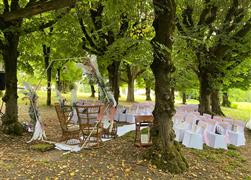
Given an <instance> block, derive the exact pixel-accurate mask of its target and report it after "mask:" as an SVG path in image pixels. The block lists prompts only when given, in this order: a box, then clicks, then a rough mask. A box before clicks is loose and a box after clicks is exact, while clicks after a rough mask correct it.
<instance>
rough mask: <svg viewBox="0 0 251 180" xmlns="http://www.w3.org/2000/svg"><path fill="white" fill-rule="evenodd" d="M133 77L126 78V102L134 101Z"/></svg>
mask: <svg viewBox="0 0 251 180" xmlns="http://www.w3.org/2000/svg"><path fill="white" fill-rule="evenodd" d="M134 100H135V99H134V79H133V78H130V79H128V88H127V98H126V101H127V102H134Z"/></svg>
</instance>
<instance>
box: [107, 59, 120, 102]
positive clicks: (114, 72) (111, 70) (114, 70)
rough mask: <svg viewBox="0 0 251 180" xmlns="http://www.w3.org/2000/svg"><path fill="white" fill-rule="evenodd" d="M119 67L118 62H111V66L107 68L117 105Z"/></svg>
mask: <svg viewBox="0 0 251 180" xmlns="http://www.w3.org/2000/svg"><path fill="white" fill-rule="evenodd" d="M119 65H120V61H113V62H112V64H110V65H109V66H108V67H107V70H108V76H109V83H110V85H111V88H112V92H113V94H114V98H115V100H116V102H117V103H118V100H119Z"/></svg>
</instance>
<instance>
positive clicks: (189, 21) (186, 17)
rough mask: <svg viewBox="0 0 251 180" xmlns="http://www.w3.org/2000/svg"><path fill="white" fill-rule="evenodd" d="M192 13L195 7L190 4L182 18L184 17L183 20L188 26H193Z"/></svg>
mask: <svg viewBox="0 0 251 180" xmlns="http://www.w3.org/2000/svg"><path fill="white" fill-rule="evenodd" d="M192 14H193V8H192V7H190V6H187V8H185V9H184V10H183V12H182V19H183V20H182V21H183V24H184V25H185V26H186V27H192V26H193V19H192Z"/></svg>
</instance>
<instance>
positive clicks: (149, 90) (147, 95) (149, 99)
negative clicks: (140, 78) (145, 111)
mask: <svg viewBox="0 0 251 180" xmlns="http://www.w3.org/2000/svg"><path fill="white" fill-rule="evenodd" d="M151 100H152V98H151V88H150V87H148V86H146V101H151Z"/></svg>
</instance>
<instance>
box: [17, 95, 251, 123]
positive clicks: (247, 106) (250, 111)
mask: <svg viewBox="0 0 251 180" xmlns="http://www.w3.org/2000/svg"><path fill="white" fill-rule="evenodd" d="M37 94H38V96H39V100H38V102H39V105H40V106H44V105H45V104H46V91H38V92H37ZM62 96H63V98H66V99H67V101H68V102H71V94H70V93H67V94H62ZM77 96H78V99H94V98H91V97H90V93H82V92H78V94H77ZM19 97H20V98H19V99H18V103H19V104H27V103H29V102H28V99H25V100H23V99H22V97H23V94H22V93H21V92H19ZM152 98H153V100H154V97H152ZM135 101H136V102H144V101H145V95H137V96H135ZM55 102H57V98H56V93H55V91H52V104H54V103H55ZM119 103H120V104H123V105H126V106H129V105H131V104H132V103H131V102H126V96H121V97H120V102H119ZM175 103H176V104H175V105H176V106H179V105H180V103H181V99H179V98H176V99H175ZM198 103H199V102H198V100H195V99H188V100H187V104H198ZM232 104H234V105H235V107H236V108H226V107H222V110H223V112H224V113H225V115H226V116H227V117H230V118H233V119H238V120H243V121H248V120H249V119H250V116H251V103H248V102H232Z"/></svg>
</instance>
